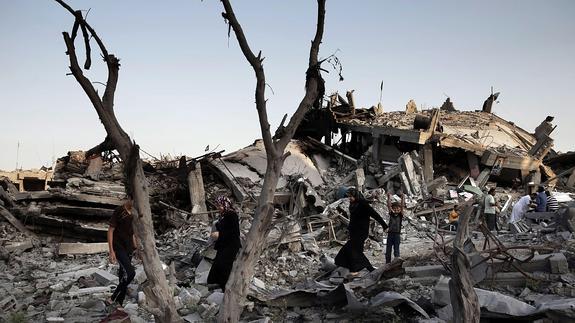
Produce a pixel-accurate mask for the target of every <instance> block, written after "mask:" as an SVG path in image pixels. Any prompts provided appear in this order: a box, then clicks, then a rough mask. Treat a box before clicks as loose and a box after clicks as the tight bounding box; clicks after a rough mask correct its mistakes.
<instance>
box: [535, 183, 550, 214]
mask: <svg viewBox="0 0 575 323" xmlns="http://www.w3.org/2000/svg"><path fill="white" fill-rule="evenodd" d="M535 204H537V207H535V212H546V211H547V194H545V188H544V187H543V186H539V189H537V197H536V198H535Z"/></svg>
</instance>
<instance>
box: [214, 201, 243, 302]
mask: <svg viewBox="0 0 575 323" xmlns="http://www.w3.org/2000/svg"><path fill="white" fill-rule="evenodd" d="M215 204H216V207H217V208H218V210H219V211H220V218H219V220H218V222H217V223H216V231H214V232H212V234H211V238H212V239H214V240H215V241H216V243H215V249H216V251H217V253H216V258H215V259H214V263H213V264H212V268H211V269H210V273H209V274H208V284H218V285H219V286H220V288H221V289H222V291H224V290H225V288H226V283H227V282H228V278H229V277H230V273H231V271H232V266H233V264H234V260H235V259H236V255H237V253H238V251H239V250H240V248H241V242H240V222H239V217H238V214H237V213H236V211H235V210H234V208H233V206H232V202H231V201H230V199H229V198H227V197H226V196H223V195H222V196H218V197H217V198H216V203H215Z"/></svg>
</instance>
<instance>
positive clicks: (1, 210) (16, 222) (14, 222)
mask: <svg viewBox="0 0 575 323" xmlns="http://www.w3.org/2000/svg"><path fill="white" fill-rule="evenodd" d="M0 215H2V216H3V217H4V218H5V219H6V220H8V222H10V224H12V225H13V226H14V227H16V229H18V230H20V232H22V233H24V234H25V235H26V236H28V237H30V238H35V239H37V238H38V237H37V236H36V235H35V234H34V233H33V232H32V231H30V230H28V229H27V228H26V227H25V226H24V224H22V222H20V220H18V219H17V218H16V217H14V216H13V215H12V213H10V211H8V210H6V209H5V208H4V207H2V206H0Z"/></svg>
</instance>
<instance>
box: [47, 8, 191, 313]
mask: <svg viewBox="0 0 575 323" xmlns="http://www.w3.org/2000/svg"><path fill="white" fill-rule="evenodd" d="M55 1H56V2H58V3H59V4H60V5H62V6H63V7H64V8H65V9H67V10H68V11H69V12H70V13H71V14H73V15H74V16H75V18H76V21H75V23H74V27H73V30H72V36H70V34H68V33H67V32H64V33H63V36H64V42H65V43H66V49H67V52H66V54H67V55H68V57H69V59H70V70H71V71H72V75H74V77H75V78H76V80H77V81H78V83H79V84H80V86H81V87H82V89H83V90H84V92H85V93H86V95H87V96H88V98H89V99H90V101H91V102H92V105H93V106H94V108H95V109H96V112H97V113H98V117H99V118H100V121H102V124H103V125H104V128H105V129H106V132H107V134H108V137H107V139H106V141H108V140H111V142H112V144H113V147H114V148H116V149H117V150H118V152H119V154H120V157H121V158H122V160H123V161H124V172H125V180H126V190H127V193H128V196H131V197H132V198H133V199H134V209H135V211H136V212H135V214H134V222H133V225H134V232H135V233H136V236H137V237H138V239H139V241H140V243H141V245H142V247H143V252H142V260H143V263H144V270H145V272H146V276H147V279H148V281H149V282H150V284H151V285H152V286H153V288H152V289H151V290H153V293H148V294H146V298H147V299H149V300H151V303H153V304H154V306H153V307H150V308H148V309H149V310H150V312H152V313H153V314H154V317H155V320H156V322H182V319H181V318H180V317H179V315H178V313H177V311H176V307H175V304H174V299H173V297H172V291H171V290H170V289H169V287H168V282H167V280H166V276H165V274H164V271H163V270H162V264H161V262H160V256H159V255H158V252H157V250H156V243H155V241H156V240H155V237H154V226H153V223H152V211H151V209H150V200H149V194H148V184H147V181H146V178H145V175H144V170H143V169H142V161H141V160H140V156H139V148H138V146H137V145H136V144H135V143H133V142H132V141H131V139H130V137H129V136H128V134H126V132H125V131H124V130H123V129H122V127H121V126H120V124H119V122H118V120H117V119H116V116H115V114H114V93H115V90H116V85H117V83H118V72H119V69H120V63H119V60H118V59H117V58H116V57H115V56H114V55H111V54H108V51H107V50H106V48H105V46H104V44H103V42H102V41H101V39H100V38H99V37H98V35H97V34H96V32H95V31H94V29H93V28H92V27H91V26H90V25H89V24H88V23H87V22H86V21H85V20H84V18H83V17H82V14H81V12H80V11H74V10H73V9H72V8H71V7H70V6H68V5H67V4H66V3H65V2H64V1H62V0H55ZM79 28H81V29H82V33H83V37H84V41H85V44H86V54H87V59H86V63H85V65H84V67H85V68H86V69H87V68H89V66H90V48H89V40H90V37H93V38H94V40H95V41H96V42H97V43H98V46H99V47H100V50H101V52H102V56H103V58H104V61H105V62H106V64H107V66H108V81H107V83H106V89H105V91H104V94H103V96H102V98H100V96H99V95H98V93H97V92H96V89H95V88H94V87H93V85H92V82H90V80H89V79H88V78H86V77H85V76H84V74H83V72H82V69H81V68H80V66H79V64H78V58H77V57H76V50H75V47H74V40H75V37H76V33H77V31H78V29H79Z"/></svg>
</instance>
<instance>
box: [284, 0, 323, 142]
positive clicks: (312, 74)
mask: <svg viewBox="0 0 575 323" xmlns="http://www.w3.org/2000/svg"><path fill="white" fill-rule="evenodd" d="M324 23H325V0H317V29H316V32H315V37H314V39H313V41H312V43H311V48H310V51H309V65H308V69H307V71H306V83H305V89H306V91H305V95H304V97H303V99H302V100H301V101H300V103H299V105H298V108H297V110H296V112H295V113H294V114H293V116H292V117H291V119H290V121H289V123H288V125H287V127H286V128H285V131H284V135H283V136H282V138H281V139H280V140H279V142H278V143H277V145H278V147H276V148H278V149H279V150H282V151H283V149H284V148H285V147H286V146H287V144H288V142H289V141H290V140H291V138H292V137H293V135H294V134H295V131H296V129H297V127H298V126H299V124H300V123H301V121H302V120H303V118H304V117H305V114H306V112H307V111H308V110H309V108H311V106H312V105H313V104H316V105H321V102H322V98H323V95H324V93H325V85H324V83H325V82H324V80H323V78H322V77H321V73H320V70H319V68H320V63H319V62H318V54H319V45H320V44H321V39H322V37H323V29H324Z"/></svg>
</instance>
